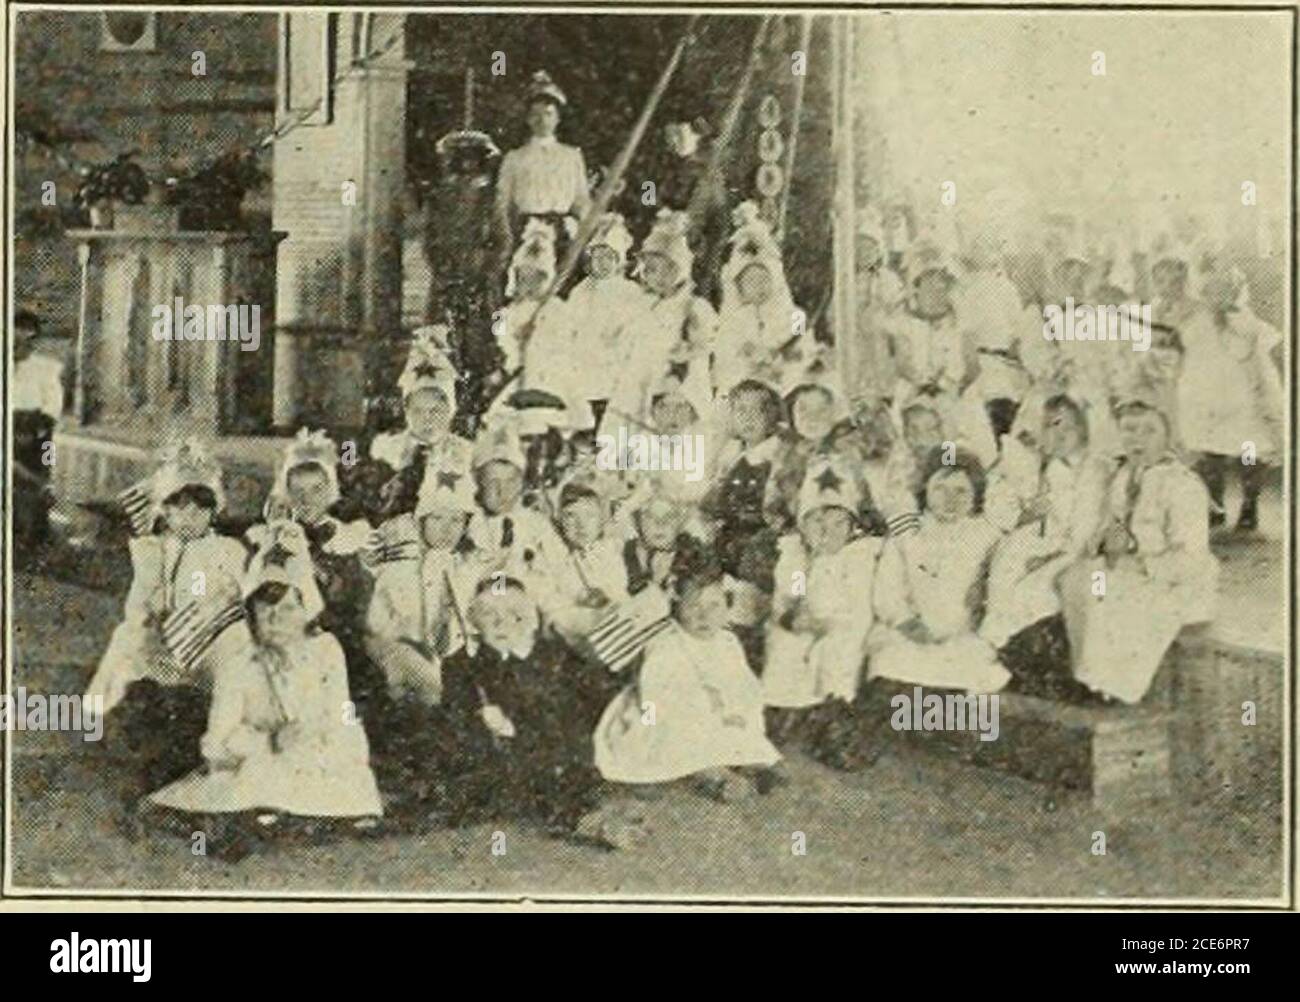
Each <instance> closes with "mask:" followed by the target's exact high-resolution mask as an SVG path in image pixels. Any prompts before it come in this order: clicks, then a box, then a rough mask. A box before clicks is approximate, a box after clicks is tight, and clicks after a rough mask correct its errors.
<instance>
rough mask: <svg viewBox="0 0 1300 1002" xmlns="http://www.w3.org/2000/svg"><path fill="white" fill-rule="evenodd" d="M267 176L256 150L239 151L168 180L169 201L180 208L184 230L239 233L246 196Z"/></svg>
mask: <svg viewBox="0 0 1300 1002" xmlns="http://www.w3.org/2000/svg"><path fill="white" fill-rule="evenodd" d="M268 176H269V175H268V174H267V172H266V171H265V170H263V169H262V167H261V165H260V164H259V163H258V162H257V153H256V151H254V150H236V151H234V152H231V153H226V154H223V155H222V156H220V157H218V158H217V159H216V160H213V161H212V162H211V163H209V164H208V165H207V166H205V167H201V168H199V169H198V170H196V171H194V172H192V173H190V174H187V175H183V176H180V177H171V178H168V179H167V190H168V202H169V203H170V204H171V205H174V206H177V207H178V208H179V209H180V226H181V229H184V230H236V229H239V227H240V225H241V224H242V222H243V202H244V195H245V194H247V193H248V192H249V191H250V190H252V189H253V188H256V187H259V186H260V185H262V184H264V183H265V182H266V181H267V179H268Z"/></svg>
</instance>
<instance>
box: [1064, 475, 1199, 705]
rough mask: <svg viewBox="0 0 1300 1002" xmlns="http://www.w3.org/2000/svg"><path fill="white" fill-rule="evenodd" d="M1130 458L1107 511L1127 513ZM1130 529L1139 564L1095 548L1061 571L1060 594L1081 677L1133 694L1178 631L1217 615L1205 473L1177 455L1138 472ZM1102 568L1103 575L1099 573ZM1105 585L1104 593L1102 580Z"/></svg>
mask: <svg viewBox="0 0 1300 1002" xmlns="http://www.w3.org/2000/svg"><path fill="white" fill-rule="evenodd" d="M1132 490H1133V487H1132V485H1131V474H1130V471H1129V469H1128V468H1126V467H1120V468H1119V470H1118V471H1117V473H1116V474H1115V476H1114V478H1113V480H1112V482H1111V483H1110V485H1109V488H1108V493H1107V512H1109V513H1114V514H1115V515H1117V516H1118V517H1121V518H1122V517H1123V513H1124V512H1125V510H1126V509H1127V504H1128V503H1127V501H1126V498H1127V497H1128V496H1129V494H1130V492H1131V491H1132ZM1137 491H1138V496H1137V500H1136V503H1134V504H1133V507H1132V517H1131V519H1130V520H1129V531H1130V532H1131V533H1132V534H1133V537H1134V539H1135V540H1136V542H1137V553H1136V556H1137V558H1138V566H1137V567H1132V566H1120V567H1107V565H1106V561H1105V560H1104V559H1102V558H1100V557H1089V558H1086V559H1084V560H1081V561H1079V562H1078V563H1076V564H1075V565H1074V566H1073V567H1071V568H1069V569H1068V570H1067V571H1066V572H1065V573H1064V574H1063V575H1062V577H1061V604H1062V607H1063V609H1064V611H1065V625H1066V629H1067V630H1068V632H1069V636H1070V651H1071V655H1070V656H1071V660H1072V661H1073V663H1074V674H1075V677H1076V678H1077V679H1078V680H1079V681H1080V682H1082V683H1084V684H1085V685H1088V686H1090V687H1091V688H1093V689H1096V690H1098V691H1099V692H1103V693H1106V694H1107V695H1110V696H1114V697H1116V698H1118V699H1121V700H1123V701H1124V702H1126V703H1136V702H1138V701H1139V700H1141V699H1142V697H1143V696H1144V695H1145V694H1146V691H1147V689H1148V688H1150V686H1151V680H1152V679H1153V678H1155V674H1156V671H1157V669H1158V668H1159V667H1160V662H1161V660H1162V659H1163V658H1164V655H1165V652H1166V651H1167V650H1168V649H1169V645H1170V644H1171V643H1173V641H1174V638H1175V637H1177V636H1178V633H1179V631H1180V630H1181V629H1182V628H1183V627H1184V626H1186V625H1188V624H1191V623H1202V622H1206V621H1208V620H1210V619H1213V618H1214V605H1215V595H1216V593H1217V585H1218V577H1219V562H1218V560H1216V559H1215V557H1214V555H1213V554H1212V553H1211V552H1210V543H1209V539H1210V531H1209V499H1208V497H1207V495H1206V491H1205V485H1204V484H1203V483H1202V482H1201V479H1200V477H1198V476H1197V475H1196V474H1195V473H1193V472H1192V471H1191V470H1189V469H1188V468H1187V467H1186V466H1184V465H1183V464H1182V463H1180V462H1178V461H1177V460H1176V459H1172V458H1170V459H1167V460H1166V461H1164V462H1161V463H1158V464H1156V465H1154V466H1150V467H1148V468H1147V469H1146V470H1145V471H1142V472H1141V473H1140V475H1139V480H1138V484H1137ZM1098 572H1100V573H1101V574H1102V575H1103V577H1101V578H1100V579H1099V578H1097V577H1095V575H1096V574H1097V573H1098ZM1098 580H1100V581H1102V582H1103V583H1104V586H1105V587H1104V592H1103V594H1101V595H1098V594H1096V593H1095V591H1096V590H1100V589H1096V588H1095V585H1096V582H1097V581H1098Z"/></svg>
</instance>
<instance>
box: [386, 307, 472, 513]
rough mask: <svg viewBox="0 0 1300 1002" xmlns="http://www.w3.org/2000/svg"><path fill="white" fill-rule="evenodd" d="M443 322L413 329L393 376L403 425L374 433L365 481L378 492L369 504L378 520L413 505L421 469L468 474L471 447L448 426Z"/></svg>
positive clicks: (450, 401) (451, 373)
mask: <svg viewBox="0 0 1300 1002" xmlns="http://www.w3.org/2000/svg"><path fill="white" fill-rule="evenodd" d="M448 336H449V335H448V331H447V328H446V327H445V326H442V325H432V326H430V327H423V328H421V329H420V330H419V331H417V332H416V336H415V339H414V340H413V341H412V343H411V350H410V353H409V354H408V356H407V359H406V366H405V367H404V369H403V370H402V374H401V376H400V377H399V378H398V380H397V386H398V389H399V390H400V391H401V393H402V411H403V414H404V416H405V424H404V425H403V427H401V428H399V429H397V430H396V431H391V432H384V433H382V434H379V435H376V436H375V438H374V440H373V441H372V442H371V443H370V461H371V462H370V463H369V464H368V466H369V467H370V470H369V473H368V477H367V479H370V480H372V481H373V482H374V484H375V490H376V492H377V496H376V497H374V498H371V499H370V506H371V507H372V508H373V509H374V512H375V514H377V515H378V516H380V517H381V518H391V517H393V516H394V515H400V514H404V513H408V512H410V511H411V509H412V508H414V507H415V502H416V497H417V494H418V493H419V489H420V484H421V483H422V482H423V479H424V471H425V469H426V468H428V467H433V468H434V469H440V470H454V471H456V472H458V473H467V472H469V461H470V454H471V451H472V446H471V445H470V443H469V442H468V441H466V440H465V439H463V438H461V437H460V436H459V435H456V434H454V433H453V432H452V430H451V423H452V418H453V416H454V414H455V411H456V370H455V368H454V367H453V366H452V364H451V360H450V358H449V356H448V354H447V347H446V339H447V337H448Z"/></svg>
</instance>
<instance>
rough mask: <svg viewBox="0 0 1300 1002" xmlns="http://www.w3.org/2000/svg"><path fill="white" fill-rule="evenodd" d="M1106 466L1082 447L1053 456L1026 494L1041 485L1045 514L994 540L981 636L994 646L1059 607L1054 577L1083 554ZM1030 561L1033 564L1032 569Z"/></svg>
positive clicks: (1103, 486)
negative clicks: (1068, 455)
mask: <svg viewBox="0 0 1300 1002" xmlns="http://www.w3.org/2000/svg"><path fill="white" fill-rule="evenodd" d="M1037 465H1038V464H1037V462H1035V466H1037ZM1107 472H1108V471H1107V469H1106V464H1105V462H1104V461H1103V460H1097V459H1094V458H1092V457H1091V456H1089V455H1088V454H1087V453H1083V454H1081V455H1079V456H1077V457H1074V458H1073V459H1070V460H1067V459H1063V458H1054V459H1052V460H1051V461H1050V462H1048V463H1047V464H1046V466H1045V467H1043V468H1042V473H1041V475H1039V476H1037V477H1035V481H1036V482H1035V483H1034V484H1033V486H1032V487H1031V488H1030V489H1029V491H1028V493H1026V494H1025V496H1026V497H1029V496H1032V494H1036V493H1038V491H1039V490H1042V491H1044V492H1045V493H1046V494H1047V498H1048V505H1049V509H1048V513H1047V516H1046V517H1045V518H1043V519H1036V520H1034V521H1032V522H1028V523H1026V524H1024V525H1018V526H1017V525H1015V524H1014V522H1012V524H1011V525H1009V526H1006V528H1008V529H1009V530H1010V534H1009V535H1008V536H1007V537H1006V538H1005V539H1003V540H1002V541H1001V542H1000V543H998V545H997V548H996V549H995V550H994V552H993V560H992V563H991V564H990V565H989V584H988V602H987V606H986V611H985V614H984V621H983V622H982V623H981V624H980V636H982V637H984V639H986V640H987V641H988V642H989V643H990V644H992V645H993V646H994V647H1001V646H1002V645H1003V644H1005V643H1006V642H1007V641H1008V640H1010V639H1011V638H1012V637H1013V636H1015V634H1016V633H1018V632H1020V631H1021V630H1023V629H1025V628H1026V627H1028V626H1032V625H1033V624H1034V623H1037V622H1038V621H1039V620H1041V619H1045V618H1046V617H1048V616H1052V615H1055V614H1056V613H1058V612H1060V611H1061V599H1060V593H1059V592H1058V590H1057V579H1058V578H1059V577H1060V575H1061V572H1062V571H1064V570H1065V569H1066V568H1067V567H1068V566H1070V565H1071V564H1073V563H1074V562H1075V561H1077V560H1078V559H1079V558H1080V557H1082V556H1083V554H1084V550H1085V548H1086V546H1087V544H1088V542H1089V540H1091V539H1092V537H1093V533H1094V531H1095V529H1096V527H1097V524H1098V521H1099V519H1100V512H1101V510H1102V506H1103V502H1104V498H1105V491H1106V483H1107V479H1106V478H1107ZM987 510H988V507H987V505H986V511H987ZM1016 514H1017V516H1018V514H1019V507H1018V506H1017V507H1016ZM990 515H992V513H990ZM1017 521H1018V518H1017ZM1031 561H1032V562H1033V563H1034V564H1035V565H1036V566H1035V567H1034V568H1033V569H1032V570H1031V569H1030V567H1029V564H1030V562H1031Z"/></svg>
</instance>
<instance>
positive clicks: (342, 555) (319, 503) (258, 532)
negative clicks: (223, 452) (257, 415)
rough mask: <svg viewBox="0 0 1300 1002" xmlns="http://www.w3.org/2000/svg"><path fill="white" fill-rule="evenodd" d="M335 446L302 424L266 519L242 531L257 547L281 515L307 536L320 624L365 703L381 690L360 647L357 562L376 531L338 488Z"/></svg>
mask: <svg viewBox="0 0 1300 1002" xmlns="http://www.w3.org/2000/svg"><path fill="white" fill-rule="evenodd" d="M338 463H339V455H338V447H337V445H336V444H335V443H334V441H333V440H332V439H330V438H329V437H328V436H327V435H326V434H325V433H324V432H323V431H314V432H313V431H310V430H309V429H306V428H304V429H302V430H301V431H300V432H299V433H298V435H297V436H296V437H295V438H294V439H293V440H292V441H291V442H290V443H289V444H288V445H287V446H286V447H285V450H284V453H283V455H282V457H281V460H280V466H279V468H278V470H277V471H276V479H275V484H274V486H273V487H272V489H271V494H270V496H269V497H268V499H267V503H266V508H265V514H266V521H265V522H264V523H261V524H258V525H254V526H253V527H252V528H251V529H249V530H248V532H247V533H246V538H247V540H248V542H249V543H250V544H252V545H253V546H254V547H256V548H262V547H264V546H266V545H267V541H268V540H269V539H270V538H271V537H273V536H274V535H275V534H276V532H278V531H279V528H280V526H281V525H282V524H283V523H285V522H290V523H293V524H294V525H296V526H298V527H299V528H300V529H301V531H302V533H303V535H304V537H305V538H306V540H307V551H308V555H309V557H310V559H311V562H312V566H313V568H314V570H315V574H316V577H317V580H318V582H319V585H320V589H321V593H322V595H323V596H324V601H325V610H324V613H323V614H322V616H321V622H320V625H321V628H322V629H324V630H325V631H327V632H329V633H332V634H333V635H334V637H335V638H336V639H337V640H338V642H339V643H340V644H341V645H342V647H343V651H344V653H345V654H346V655H347V663H348V678H349V683H350V685H351V687H352V694H353V698H354V699H355V700H356V701H357V703H358V704H359V706H360V707H362V711H363V713H364V707H365V705H366V704H367V703H368V702H369V701H370V700H372V699H373V698H375V697H377V696H379V695H381V694H382V690H383V688H384V686H383V677H382V675H381V674H380V673H379V671H378V669H377V668H376V667H375V666H374V664H373V663H372V662H371V661H370V659H369V658H368V657H367V656H366V653H365V649H364V647H365V633H366V630H365V616H366V609H367V608H368V607H369V604H370V596H371V592H372V590H373V582H372V581H371V579H370V575H369V574H367V573H366V571H365V568H364V567H363V566H362V559H363V556H364V551H365V550H366V549H367V548H368V547H369V546H370V545H371V544H372V542H373V539H374V533H373V530H372V528H371V526H370V523H369V522H368V521H367V520H366V519H364V518H351V517H349V516H350V515H352V514H354V513H353V512H351V511H349V510H348V507H349V506H348V505H347V503H346V502H345V501H343V500H341V499H340V496H339V480H338Z"/></svg>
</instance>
